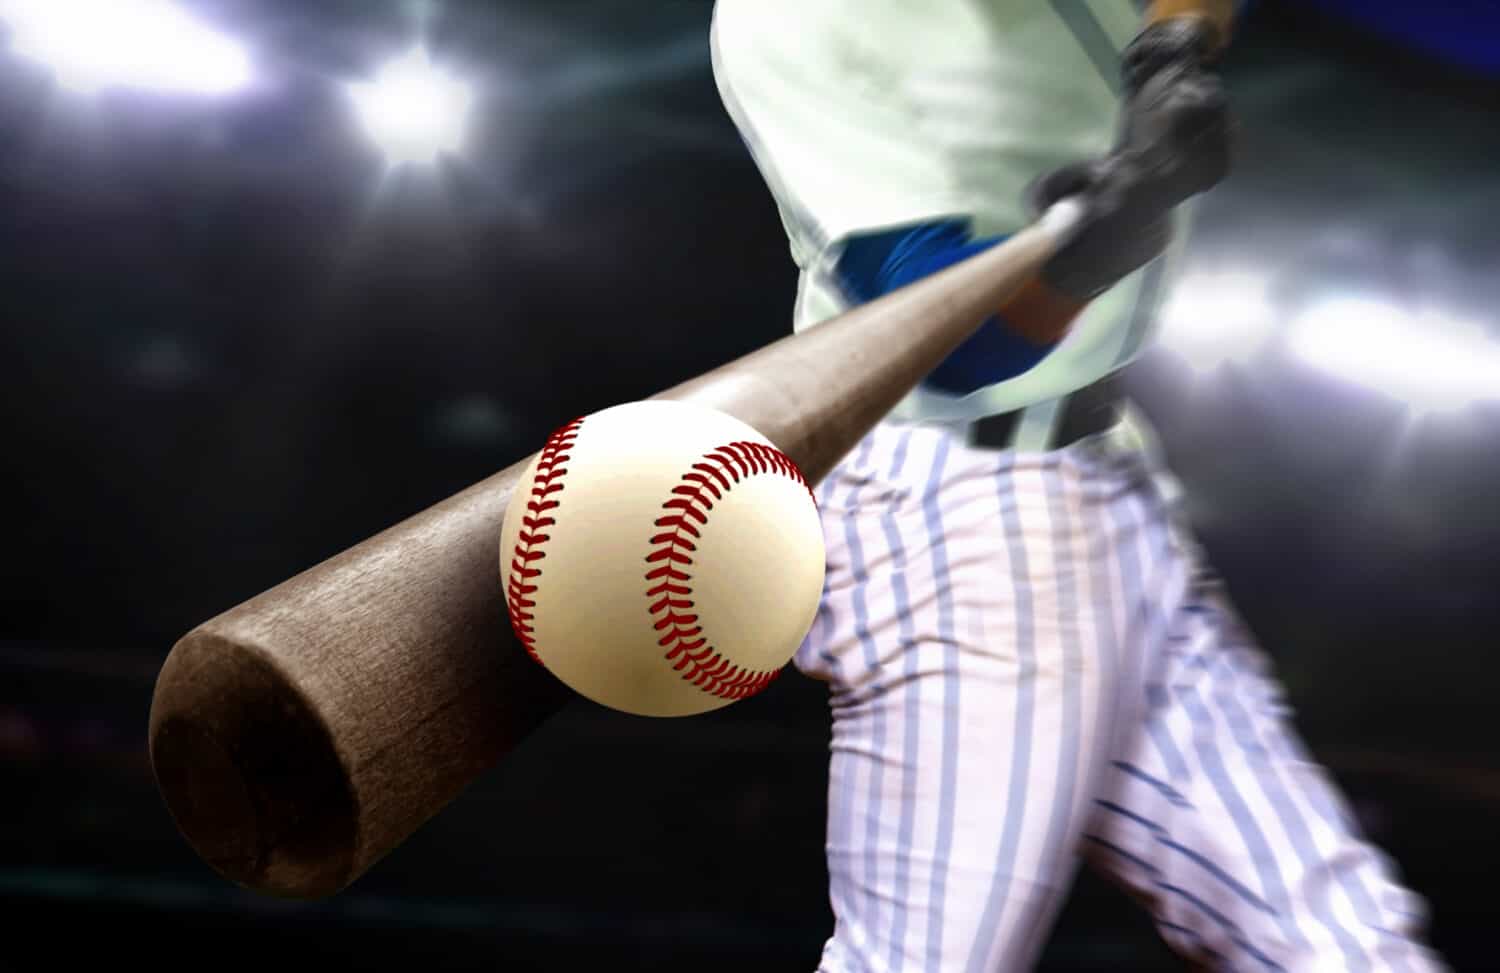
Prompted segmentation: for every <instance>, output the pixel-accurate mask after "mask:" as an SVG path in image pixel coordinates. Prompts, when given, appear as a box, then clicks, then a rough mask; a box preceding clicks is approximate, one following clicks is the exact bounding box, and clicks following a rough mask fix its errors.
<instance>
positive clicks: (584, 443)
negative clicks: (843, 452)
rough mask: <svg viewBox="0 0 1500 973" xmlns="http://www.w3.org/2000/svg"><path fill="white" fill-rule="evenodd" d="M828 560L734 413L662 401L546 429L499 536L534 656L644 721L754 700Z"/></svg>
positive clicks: (806, 612)
mask: <svg viewBox="0 0 1500 973" xmlns="http://www.w3.org/2000/svg"><path fill="white" fill-rule="evenodd" d="M823 558H824V550H823V533H822V528H821V526H820V523H819V520H818V511H817V505H816V503H815V501H814V498H813V495H812V491H811V489H810V487H809V486H808V483H807V481H806V480H805V479H804V478H803V476H802V473H801V472H800V471H799V470H798V469H797V467H796V465H795V464H794V463H793V462H792V461H791V460H790V459H788V458H787V457H786V456H785V455H784V454H783V453H782V452H781V451H780V450H778V449H777V448H776V447H775V446H773V445H772V444H771V443H770V441H769V440H767V439H766V438H765V437H764V436H762V435H761V434H760V433H758V432H756V431H755V430H754V429H753V428H751V427H750V426H749V425H746V424H745V423H743V422H741V421H740V420H738V419H735V418H734V417H733V416H729V415H726V414H725V413H722V412H719V411H717V410H714V409H710V408H706V407H703V406H696V405H689V404H686V403H682V402H671V401H656V400H651V401H641V402H631V403H627V404H624V405H618V406H614V407H612V408H608V409H604V410H601V411H599V412H595V413H592V414H590V415H587V416H584V417H583V418H581V419H576V420H574V421H573V422H570V423H568V424H567V425H565V426H563V427H562V428H561V429H559V430H557V432H555V433H553V435H552V436H551V438H549V439H548V440H547V444H546V446H545V447H544V448H543V449H542V451H541V452H540V453H538V454H537V456H536V457H535V458H534V459H533V460H532V461H531V463H530V465H528V466H527V468H526V471H525V473H523V474H522V477H521V479H520V481H519V482H518V483H517V484H516V489H515V493H514V495H513V496H512V498H511V502H510V507H509V509H508V510H507V512H506V516H505V523H504V526H503V528H502V530H501V536H500V563H501V576H502V580H503V582H504V585H505V595H506V605H507V608H508V610H509V612H510V620H511V624H512V626H513V627H514V628H515V632H516V635H517V636H518V637H519V638H520V640H521V643H522V645H524V646H525V647H526V650H527V652H528V653H529V654H530V655H531V657H532V658H533V659H534V660H536V661H537V662H538V663H540V664H541V665H543V666H545V667H546V668H547V669H548V670H549V671H550V672H552V673H553V674H554V675H556V676H557V677H558V678H559V679H561V680H562V681H563V682H564V683H566V684H567V685H568V686H569V687H571V688H572V689H573V690H574V691H576V692H578V693H579V694H580V695H583V696H585V697H587V698H588V699H591V700H593V701H594V702H597V703H600V704H602V705H604V706H608V707H610V708H613V709H617V710H621V711H623V712H626V713H634V714H637V715H641V716H690V715H694V714H697V713H704V712H708V711H709V710H714V709H719V708H720V707H723V706H727V705H729V704H730V703H732V702H734V701H736V700H739V699H744V698H746V697H748V696H752V695H754V694H756V693H758V692H760V691H761V690H762V689H764V688H765V687H766V686H767V685H768V684H769V683H770V682H771V680H773V679H774V678H776V676H777V675H778V674H779V673H780V672H781V670H782V668H783V667H784V666H785V665H786V664H787V663H788V662H789V661H790V660H791V658H792V656H793V654H794V653H795V652H796V651H797V647H798V646H799V645H801V644H802V640H803V639H804V637H806V635H807V632H808V630H809V629H810V628H811V626H812V622H813V617H814V616H815V615H816V614H817V610H818V602H819V600H820V598H821V595H822V590H823V572H824V562H823Z"/></svg>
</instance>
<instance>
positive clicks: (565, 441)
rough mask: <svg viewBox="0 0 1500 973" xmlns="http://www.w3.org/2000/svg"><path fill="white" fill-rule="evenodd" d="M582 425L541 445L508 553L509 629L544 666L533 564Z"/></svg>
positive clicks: (543, 554)
mask: <svg viewBox="0 0 1500 973" xmlns="http://www.w3.org/2000/svg"><path fill="white" fill-rule="evenodd" d="M582 425H583V419H582V418H578V419H574V420H573V421H572V422H570V423H568V424H567V425H566V426H563V427H562V428H561V429H559V430H557V431H556V432H554V433H553V434H552V435H551V437H550V438H548V440H547V444H546V445H545V446H543V447H542V454H541V456H540V457H539V458H538V459H537V462H536V474H535V476H533V477H532V480H531V499H530V500H528V501H527V502H526V514H525V516H523V517H522V518H521V529H520V530H519V531H518V532H517V533H516V549H515V552H514V553H513V554H512V555H511V561H510V577H509V579H508V580H507V582H506V585H505V600H506V602H507V603H508V604H509V605H510V624H511V628H513V629H515V632H516V638H518V639H520V640H521V644H522V645H523V646H525V648H526V654H527V655H529V656H531V657H532V658H533V659H535V660H536V662H537V663H538V664H539V665H543V666H545V665H546V663H544V662H542V659H541V656H539V655H537V652H536V629H535V628H533V627H532V625H531V621H532V619H534V618H535V617H536V616H535V615H534V614H532V612H531V611H529V609H532V608H535V607H536V600H535V599H533V598H530V597H528V596H529V595H533V594H535V593H536V589H537V583H536V579H537V578H538V577H540V576H541V573H542V569H541V568H539V567H536V566H535V564H536V562H537V561H540V560H542V559H543V558H545V557H546V556H547V552H546V551H544V550H542V549H541V548H542V545H543V544H545V543H547V541H548V539H549V538H550V537H551V535H550V534H546V533H543V530H544V529H545V528H547V527H551V526H552V525H553V524H555V523H557V518H556V517H555V516H553V515H552V512H553V511H555V510H556V509H557V508H558V507H559V506H560V505H561V504H562V501H561V500H558V499H557V497H556V496H555V495H556V494H558V493H560V492H562V488H563V482H562V478H563V477H564V476H565V475H566V474H567V472H568V468H567V467H566V466H564V465H562V464H564V463H566V462H567V461H568V458H569V457H570V456H572V455H573V454H572V453H570V452H568V450H569V449H571V448H572V446H573V444H574V443H575V442H577V441H578V428H579V427H580V426H582Z"/></svg>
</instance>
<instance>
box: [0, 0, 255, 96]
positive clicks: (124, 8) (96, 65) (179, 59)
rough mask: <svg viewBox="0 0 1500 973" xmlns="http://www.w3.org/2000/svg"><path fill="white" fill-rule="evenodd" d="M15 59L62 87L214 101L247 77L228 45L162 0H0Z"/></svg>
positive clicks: (241, 59)
mask: <svg viewBox="0 0 1500 973" xmlns="http://www.w3.org/2000/svg"><path fill="white" fill-rule="evenodd" d="M0 20H3V21H5V23H6V24H7V25H8V26H9V28H10V33H11V47H12V49H13V50H14V51H15V53H16V54H18V55H20V56H21V57H24V58H26V59H28V60H32V61H36V62H38V63H40V64H42V65H44V66H46V67H47V68H48V69H49V70H51V71H52V73H53V75H54V76H55V77H56V78H57V82H58V84H60V85H62V86H63V87H65V88H68V89H71V90H74V91H80V92H86V93H92V92H97V91H100V90H103V89H105V88H138V89H145V90H154V91H169V92H182V93H188V94H204V95H218V94H227V93H230V92H233V91H236V90H238V89H240V88H243V87H244V86H245V85H247V84H248V83H249V82H250V81H251V78H252V70H251V63H250V57H249V55H248V54H247V53H246V52H245V51H244V50H243V49H242V48H241V46H240V45H239V44H238V43H236V42H235V41H234V40H232V39H230V38H228V37H226V36H224V35H223V34H221V33H219V32H217V31H215V30H214V29H212V28H210V27H209V26H207V25H205V24H202V23H200V22H198V21H197V20H194V19H193V18H192V17H190V16H188V14H186V13H185V12H183V11H182V10H180V9H178V8H177V7H175V6H173V5H172V4H171V3H168V2H166V0H0Z"/></svg>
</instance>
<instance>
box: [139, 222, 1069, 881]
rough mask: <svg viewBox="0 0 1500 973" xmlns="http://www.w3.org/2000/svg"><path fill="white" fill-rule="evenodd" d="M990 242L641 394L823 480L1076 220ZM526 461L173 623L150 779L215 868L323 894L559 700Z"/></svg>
mask: <svg viewBox="0 0 1500 973" xmlns="http://www.w3.org/2000/svg"><path fill="white" fill-rule="evenodd" d="M1075 221H1076V210H1075V209H1073V204H1071V203H1068V202H1064V203H1062V204H1059V205H1058V206H1055V207H1054V208H1053V209H1052V210H1051V211H1049V212H1048V214H1047V215H1046V216H1045V217H1044V218H1043V219H1042V220H1041V221H1039V222H1038V223H1036V224H1034V225H1033V226H1031V227H1028V228H1027V229H1025V230H1023V231H1022V232H1020V233H1018V234H1016V235H1015V236H1013V237H1011V238H1010V239H1009V240H1007V241H1006V242H1004V243H1002V244H1001V245H999V246H997V247H994V248H991V249H989V250H987V251H985V252H983V253H980V254H978V255H976V256H974V257H971V258H969V259H968V260H966V261H964V262H963V263H960V264H957V265H955V266H952V267H950V268H947V269H946V270H944V271H942V272H941V273H938V274H936V275H934V276H932V277H929V278H926V279H924V280H922V281H920V282H918V283H915V284H913V285H911V286H909V287H906V288H904V289H902V290H900V291H897V292H895V293H892V294H889V295H887V296H885V297H883V298H881V299H880V300H877V301H874V302H872V303H870V304H866V305H863V306H861V307H859V308H856V309H854V310H852V311H850V312H848V313H846V314H844V315H842V316H840V317H838V318H835V319H833V320H830V321H827V322H824V323H822V324H820V325H819V326H817V327H815V328H811V329H809V330H807V331H804V332H801V333H797V334H794V335H789V336H788V337H786V338H783V339H781V340H779V341H776V342H774V343H772V344H770V345H768V346H766V347H765V348H763V349H761V350H759V351H756V352H754V353H752V354H749V355H747V356H745V357H743V358H740V359H739V360H737V361H734V362H731V363H729V364H727V365H724V366H722V367H720V368H717V369H714V370H713V371H711V372H709V373H707V374H705V375H703V376H701V377H700V378H696V379H693V380H692V381H689V382H686V383H684V384H682V385H679V386H677V387H675V388H671V389H668V390H666V391H664V392H662V393H660V394H659V395H657V396H655V397H656V398H662V399H678V400H685V401H692V402H698V403H702V404H704V405H708V406H712V407H715V408H718V409H720V410H722V411H724V412H727V413H729V414H731V415H734V416H737V417H738V418H740V419H742V420H744V421H746V422H748V423H749V424H750V425H751V426H753V427H755V428H756V429H758V430H760V432H761V433H762V434H764V435H765V436H766V437H767V438H769V439H770V440H771V441H772V442H774V443H775V444H776V445H777V446H778V447H780V448H781V449H782V450H783V451H784V452H786V453H787V455H789V456H790V457H791V458H792V459H793V460H795V461H796V462H797V464H798V465H799V466H800V467H801V469H802V471H803V473H804V475H805V476H806V477H807V478H808V480H809V481H812V482H816V481H818V480H821V479H822V478H823V477H824V476H826V475H827V474H828V472H829V471H830V470H831V469H832V468H833V467H834V466H835V465H836V464H837V463H838V461H839V460H840V459H841V458H842V457H843V456H845V455H846V454H847V453H848V452H849V451H850V450H852V449H853V448H854V447H855V446H856V445H857V444H858V442H859V440H860V439H861V438H862V437H863V436H864V435H865V434H866V433H867V432H869V430H870V429H871V428H873V427H874V425H875V424H876V423H877V422H878V421H879V420H880V419H881V418H882V417H884V416H885V415H886V414H887V413H888V412H889V411H890V410H891V408H892V407H894V406H895V405H896V403H897V402H899V401H900V399H901V398H902V397H903V396H904V395H905V394H906V393H907V392H909V391H910V390H911V389H912V388H914V387H915V386H916V384H917V383H918V382H919V381H921V379H922V377H923V376H924V375H926V374H927V373H928V372H930V371H931V370H932V369H933V368H935V367H936V366H937V365H938V364H939V363H940V362H941V361H942V360H943V359H944V358H945V357H946V356H947V355H949V354H950V353H951V352H952V351H953V350H954V349H955V348H957V347H958V346H959V345H960V344H961V343H962V342H963V341H964V340H965V339H966V338H967V337H968V336H969V335H971V334H972V333H973V332H974V331H975V330H976V329H977V328H978V327H979V325H980V324H981V323H982V322H983V321H984V319H985V318H987V317H989V316H990V315H991V314H993V313H994V311H995V309H997V308H999V307H1001V306H1002V305H1003V304H1004V303H1005V302H1006V301H1007V300H1008V299H1009V298H1010V297H1011V296H1013V295H1014V294H1016V293H1017V292H1018V291H1019V290H1020V288H1021V287H1022V285H1024V284H1025V283H1026V282H1027V281H1028V280H1029V279H1030V278H1032V277H1033V276H1034V275H1035V273H1036V271H1037V270H1038V268H1039V267H1040V266H1041V265H1042V264H1043V262H1044V261H1045V260H1046V259H1047V258H1048V257H1049V256H1050V255H1051V254H1052V253H1053V252H1054V250H1055V249H1056V247H1057V246H1058V245H1059V243H1060V242H1061V241H1062V239H1063V238H1064V237H1065V235H1066V234H1067V233H1068V232H1069V231H1070V229H1071V227H1072V226H1073V224H1074V223H1075ZM529 461H530V457H527V458H526V459H523V460H521V461H519V462H517V463H516V464H514V465H513V466H511V467H509V468H508V469H505V470H503V471H501V472H499V473H496V474H495V475H494V476H491V477H489V478H488V479H486V480H483V481H482V482H480V483H477V484H475V485H474V486H472V487H470V488H469V489H467V490H464V491H463V492H461V493H459V494H457V495H455V496H453V497H451V498H449V499H447V500H445V501H443V502H441V503H439V504H437V505H435V506H433V507H431V508H429V509H428V510H425V511H423V512H422V513H419V514H417V515H415V516H413V517H411V518H409V519H407V520H405V521H403V522H401V523H399V524H397V525H395V526H394V527H391V528H389V529H388V530H386V531H384V532H383V533H380V534H377V535H376V536H374V537H372V538H370V539H369V540H366V541H364V542H363V543H361V544H358V545H356V546H355V547H353V548H351V549H349V550H347V551H345V552H344V553H342V554H339V555H337V556H335V557H333V558H331V559H329V560H327V561H325V562H323V563H322V564H319V565H316V566H315V567H312V568H310V569H308V570H307V571H305V572H303V573H301V574H299V575H297V576H296V577H294V578H291V579H290V580H288V581H285V582H283V583H282V584H279V585H277V586H276V587H274V588H272V589H271V590H269V591H266V592H264V593H263V594H261V595H259V596H257V597H254V598H252V599H250V600H249V601H247V602H245V603H244V604H241V605H239V606H237V607H235V608H232V609H230V610H229V611H227V612H225V613H223V614H222V615H219V616H218V617H216V618H213V619H211V620H209V621H207V622H205V623H203V624H202V625H200V626H198V627H197V628H195V629H193V630H192V631H191V632H189V633H188V634H187V635H185V636H184V637H183V638H182V639H181V640H180V641H179V642H178V643H177V644H176V645H175V646H174V647H173V648H172V651H171V653H170V654H169V655H168V657H167V659H166V662H165V663H164V664H163V666H162V670H161V673H160V675H159V677H158V680H157V683H156V688H155V695H154V698H153V700H152V706H151V717H150V727H149V746H150V753H151V762H152V767H153V771H154V774H155V777H156V781H157V785H158V787H159V789H160V791H161V794H162V797H163V799H164V801H165V803H166V805H167V808H168V809H169V811H170V812H171V814H172V816H173V818H174V819H175V821H176V824H177V826H178V828H179V830H180V831H181V832H182V833H183V835H184V837H185V838H186V839H187V841H188V843H189V844H190V845H191V846H192V848H193V849H194V850H195V851H196V852H197V854H198V855H199V856H201V857H202V858H203V859H204V860H205V861H206V862H207V863H208V864H209V865H211V866H212V867H213V868H214V869H216V870H217V871H218V872H219V873H220V874H221V875H223V876H224V877H225V878H227V879H229V880H230V881H232V882H235V883H237V884H239V885H242V886H245V887H248V888H251V889H255V890H259V891H262V892H266V893H269V894H272V895H277V896H283V897H291V898H319V897H324V896H328V895H331V894H333V893H335V892H337V891H339V890H340V889H342V888H344V887H345V886H347V885H348V884H349V883H350V882H352V881H354V880H355V879H356V878H358V877H359V876H360V875H361V874H363V873H364V872H365V871H366V870H367V869H369V868H370V866H371V865H372V864H374V863H375V862H376V861H378V860H379V859H380V858H381V857H382V856H384V855H385V854H386V853H388V852H389V851H390V850H391V849H393V848H395V847H396V846H397V845H398V844H400V843H401V842H402V841H403V840H404V839H405V838H406V837H407V836H409V835H410V834H411V833H412V832H413V831H415V830H416V829H417V828H418V827H420V826H421V825H422V824H423V823H425V822H426V821H427V820H428V819H429V818H431V817H432V816H433V815H434V814H436V813H437V812H438V811H439V810H441V809H442V808H443V807H444V806H445V805H447V804H448V803H449V802H450V801H452V800H453V799H454V798H455V797H457V796H458V795H459V794H460V793H461V792H462V791H463V790H464V789H465V788H466V787H467V786H468V785H469V784H470V783H472V782H473V781H474V780H475V779H476V778H478V777H479V776H480V775H481V774H482V773H484V772H485V771H487V770H488V769H490V768H492V767H493V766H494V765H495V764H496V762H497V761H498V760H499V759H500V758H501V757H502V756H504V755H505V754H506V753H507V752H508V751H509V750H510V749H511V748H513V747H514V746H516V744H517V743H519V742H520V741H521V740H522V739H523V738H524V737H525V736H526V735H527V734H528V733H530V732H531V731H532V730H533V729H535V728H536V727H537V726H538V725H539V724H540V723H541V722H542V721H543V720H545V719H546V718H547V717H548V716H550V715H551V714H552V713H554V712H556V711H557V710H558V709H559V708H560V707H561V706H562V705H563V704H564V703H565V702H567V701H568V700H569V699H570V698H577V697H574V696H573V694H572V693H571V691H570V690H568V689H566V688H565V687H563V686H562V685H561V684H560V683H558V682H557V681H556V680H555V678H554V677H552V676H551V675H549V674H548V673H547V672H546V671H545V670H544V669H542V668H541V667H540V666H538V665H536V664H535V663H534V662H532V661H531V660H530V659H529V658H528V657H527V655H526V653H525V652H524V651H523V650H522V648H521V647H520V644H519V643H518V642H517V641H516V639H515V636H514V634H513V633H512V630H511V627H510V625H509V622H508V619H507V617H506V609H505V599H504V596H503V591H502V587H503V586H502V584H501V581H500V556H499V547H498V544H499V537H500V527H501V520H502V519H503V516H504V513H505V510H506V506H507V504H508V503H509V501H510V496H511V491H512V489H513V488H514V485H515V483H516V481H517V479H518V478H519V477H520V475H521V472H522V471H523V470H524V469H525V467H526V465H527V463H528V462H529Z"/></svg>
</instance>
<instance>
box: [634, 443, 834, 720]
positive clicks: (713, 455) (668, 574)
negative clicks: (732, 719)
mask: <svg viewBox="0 0 1500 973" xmlns="http://www.w3.org/2000/svg"><path fill="white" fill-rule="evenodd" d="M762 473H770V474H773V475H778V476H785V477H789V478H791V479H793V480H796V481H797V482H798V483H800V484H802V486H803V487H805V488H806V489H807V494H808V496H810V497H813V503H814V504H816V503H817V497H816V496H814V494H813V491H812V487H811V486H810V485H809V484H808V482H807V480H806V478H804V477H803V475H802V471H801V470H799V469H798V468H797V464H795V463H793V462H792V461H791V459H790V457H788V456H787V455H786V454H785V453H783V452H781V450H779V449H776V448H774V447H772V446H766V445H763V444H761V443H747V442H733V443H728V444H727V445H724V446H720V447H719V448H718V449H715V450H711V451H710V452H708V453H706V454H705V455H704V457H703V460H702V461H701V462H698V463H694V464H693V465H692V469H691V471H690V472H688V473H684V474H683V475H682V482H681V483H679V484H678V485H677V486H674V487H673V488H672V497H671V499H669V500H667V501H666V502H665V503H663V504H662V509H663V510H666V511H668V514H667V515H666V516H664V517H659V518H657V520H656V526H657V527H663V528H671V529H670V530H663V531H661V532H659V533H657V534H653V535H652V537H651V546H652V548H653V550H652V551H651V553H650V554H648V555H646V563H647V564H653V565H656V566H655V567H653V568H652V569H651V570H649V571H647V572H646V580H647V581H652V582H659V583H657V584H654V585H652V586H651V587H649V588H647V589H646V597H647V598H648V599H654V600H653V601H651V604H650V607H649V609H648V611H649V612H650V613H651V615H652V616H653V618H655V627H656V630H657V631H658V632H661V633H663V634H662V636H661V638H660V639H658V640H657V644H658V645H660V646H661V647H662V648H664V649H666V650H667V653H666V659H667V661H668V662H671V663H673V665H672V668H673V669H674V670H676V671H678V672H680V673H682V678H683V679H684V680H686V681H687V682H690V683H692V684H693V685H694V686H697V687H698V688H699V689H701V690H703V691H704V692H706V693H709V694H711V695H714V696H718V697H719V698H721V699H744V698H745V697H747V696H754V695H755V694H756V693H758V692H760V691H761V690H763V689H765V688H766V687H767V686H769V685H770V684H771V683H772V682H773V681H774V680H775V679H776V677H777V676H779V675H781V670H780V669H772V670H768V671H763V672H760V671H754V670H750V669H742V668H740V667H739V666H734V665H730V663H729V660H728V659H726V658H724V657H723V656H722V655H721V654H719V653H718V652H717V651H715V649H714V647H713V646H712V645H709V644H708V638H707V637H706V636H704V634H703V626H701V625H699V624H698V616H697V615H696V614H695V613H693V611H692V609H693V601H692V597H691V596H692V593H693V589H692V586H691V585H690V584H689V582H690V581H692V577H693V576H692V575H690V574H688V573H687V572H686V571H685V570H683V568H684V567H686V566H689V565H691V564H692V563H693V558H692V552H694V551H696V550H697V549H698V548H697V545H695V544H694V543H693V540H691V539H689V538H692V539H697V538H699V537H701V536H702V533H701V531H700V530H699V528H700V527H702V526H703V525H704V524H706V523H707V522H708V512H709V511H711V510H713V509H714V503H715V502H716V501H718V500H722V499H724V496H725V494H727V493H728V492H729V491H730V490H731V489H732V488H733V487H734V485H735V484H736V483H739V482H740V480H741V478H744V477H750V476H755V475H757V474H762Z"/></svg>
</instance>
